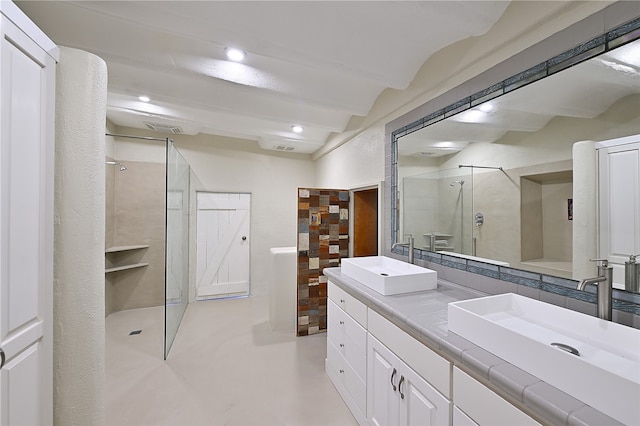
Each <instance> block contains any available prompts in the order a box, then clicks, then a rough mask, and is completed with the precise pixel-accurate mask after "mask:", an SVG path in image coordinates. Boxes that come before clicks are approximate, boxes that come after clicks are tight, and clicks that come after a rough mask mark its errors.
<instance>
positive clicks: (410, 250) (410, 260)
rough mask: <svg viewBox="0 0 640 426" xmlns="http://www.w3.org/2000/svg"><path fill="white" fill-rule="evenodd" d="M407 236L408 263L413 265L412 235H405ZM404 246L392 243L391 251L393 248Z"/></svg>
mask: <svg viewBox="0 0 640 426" xmlns="http://www.w3.org/2000/svg"><path fill="white" fill-rule="evenodd" d="M407 235H409V242H408V244H409V263H413V245H414V242H413V235H411V234H407ZM406 245H407V243H400V242H398V243H393V245H391V250H393V249H394V248H396V247H398V246H406Z"/></svg>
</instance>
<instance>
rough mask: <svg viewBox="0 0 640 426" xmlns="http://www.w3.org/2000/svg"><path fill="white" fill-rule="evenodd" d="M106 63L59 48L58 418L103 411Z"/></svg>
mask: <svg viewBox="0 0 640 426" xmlns="http://www.w3.org/2000/svg"><path fill="white" fill-rule="evenodd" d="M106 104H107V67H106V64H105V63H104V61H102V59H100V58H98V57H97V56H94V55H91V54H89V53H86V52H83V51H80V50H75V49H69V48H61V49H60V62H59V63H58V67H57V81H56V176H55V251H54V253H55V258H54V262H55V263H54V265H55V266H54V278H55V282H54V310H53V316H54V328H53V334H54V349H53V362H54V370H53V380H54V389H53V398H54V401H53V403H54V413H53V414H54V423H55V424H58V425H102V424H104V422H105V413H104V398H105V395H104V380H105V379H104V362H105V322H104V309H105V301H104V244H105V164H104V161H105V137H104V129H105V121H104V120H105V116H106Z"/></svg>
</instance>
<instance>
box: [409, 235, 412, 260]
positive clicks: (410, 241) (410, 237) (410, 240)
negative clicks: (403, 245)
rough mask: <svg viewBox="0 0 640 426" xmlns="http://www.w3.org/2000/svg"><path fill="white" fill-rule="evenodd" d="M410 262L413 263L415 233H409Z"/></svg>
mask: <svg viewBox="0 0 640 426" xmlns="http://www.w3.org/2000/svg"><path fill="white" fill-rule="evenodd" d="M409 263H413V235H411V234H409Z"/></svg>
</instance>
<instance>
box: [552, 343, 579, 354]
mask: <svg viewBox="0 0 640 426" xmlns="http://www.w3.org/2000/svg"><path fill="white" fill-rule="evenodd" d="M551 346H555V347H556V348H558V349H561V350H563V351H565V352H569V353H570V354H573V355H575V356H580V352H578V350H577V349H576V348H574V347H573V346H569V345H565V344H564V343H552V344H551Z"/></svg>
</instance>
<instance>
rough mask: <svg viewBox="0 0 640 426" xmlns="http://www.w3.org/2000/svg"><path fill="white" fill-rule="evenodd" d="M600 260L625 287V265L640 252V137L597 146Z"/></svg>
mask: <svg viewBox="0 0 640 426" xmlns="http://www.w3.org/2000/svg"><path fill="white" fill-rule="evenodd" d="M597 146H598V147H599V149H598V180H599V185H598V198H599V204H600V205H599V209H598V212H599V222H600V224H599V243H600V247H599V252H600V253H599V257H600V258H602V259H608V260H609V262H610V265H611V266H613V282H614V287H616V288H624V262H625V261H628V260H629V256H630V255H637V254H639V253H640V135H639V136H629V137H625V138H620V139H614V140H611V141H605V142H599V143H598V145H597Z"/></svg>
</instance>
